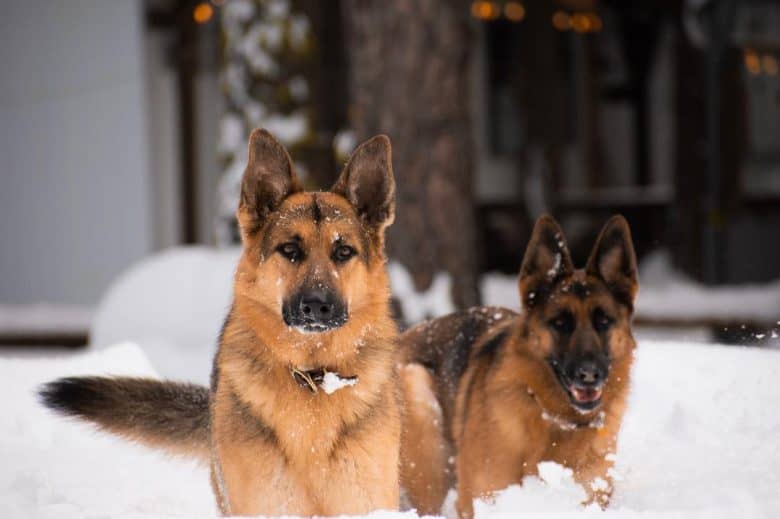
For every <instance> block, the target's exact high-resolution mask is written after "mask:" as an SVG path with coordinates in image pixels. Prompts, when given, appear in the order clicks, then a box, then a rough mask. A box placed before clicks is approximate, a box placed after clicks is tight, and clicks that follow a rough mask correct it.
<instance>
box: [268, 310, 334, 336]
mask: <svg viewBox="0 0 780 519" xmlns="http://www.w3.org/2000/svg"><path fill="white" fill-rule="evenodd" d="M283 320H284V324H286V325H287V327H288V328H290V329H292V330H295V331H296V332H298V333H302V334H306V335H308V334H313V333H325V332H329V331H332V330H335V329H336V328H341V327H342V326H344V324H346V322H347V317H346V316H344V317H336V318H333V319H328V320H327V321H323V320H318V321H315V320H311V319H300V318H296V317H293V316H290V315H288V314H286V313H285V315H283Z"/></svg>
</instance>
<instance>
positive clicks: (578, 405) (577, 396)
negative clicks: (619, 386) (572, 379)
mask: <svg viewBox="0 0 780 519" xmlns="http://www.w3.org/2000/svg"><path fill="white" fill-rule="evenodd" d="M566 392H567V393H568V394H569V401H570V402H571V404H572V405H573V406H574V408H575V409H577V410H579V411H592V410H594V409H596V408H597V407H598V406H599V405H600V404H601V395H602V393H603V392H604V387H603V385H599V386H588V387H582V386H576V385H573V384H572V385H569V386H567V387H566Z"/></svg>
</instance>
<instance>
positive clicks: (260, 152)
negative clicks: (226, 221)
mask: <svg viewBox="0 0 780 519" xmlns="http://www.w3.org/2000/svg"><path fill="white" fill-rule="evenodd" d="M301 190H302V186H301V183H300V181H299V180H298V178H297V177H296V176H295V171H294V170H293V163H292V160H291V159H290V155H289V154H288V153H287V150H286V149H285V148H284V146H282V144H281V143H280V142H279V141H277V140H276V139H275V138H274V136H273V135H271V134H270V133H269V132H268V131H267V130H264V129H256V130H254V131H252V134H251V135H250V136H249V159H248V160H247V164H246V169H245V170H244V177H243V179H242V181H241V198H240V200H239V204H238V213H237V217H238V223H239V226H240V227H241V234H242V235H243V236H250V235H252V234H254V233H255V232H257V231H258V230H259V229H260V227H262V225H263V222H264V221H265V219H266V218H267V217H268V215H269V214H270V213H271V212H273V211H275V210H276V209H278V208H279V205H280V204H281V203H282V202H283V201H284V199H285V198H287V197H288V196H290V195H291V194H293V193H296V192H298V191H301Z"/></svg>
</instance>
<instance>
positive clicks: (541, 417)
mask: <svg viewBox="0 0 780 519" xmlns="http://www.w3.org/2000/svg"><path fill="white" fill-rule="evenodd" d="M519 288H520V295H521V297H522V303H523V308H524V310H523V312H522V314H520V315H517V314H515V313H514V312H511V311H509V310H505V309H500V308H475V309H471V310H469V311H465V312H460V313H455V314H451V315H449V316H446V317H442V318H439V319H435V320H432V321H428V322H426V323H423V324H421V325H419V326H417V327H415V328H413V329H411V330H409V331H408V332H406V333H405V334H404V335H403V336H402V340H401V344H402V345H403V347H404V348H405V349H406V351H405V356H406V360H407V362H409V363H408V364H407V365H406V366H405V367H404V368H403V371H402V386H403V389H404V394H405V399H406V401H407V409H408V410H407V412H406V413H405V415H404V426H403V435H404V438H410V439H413V440H410V441H404V442H403V443H402V447H401V451H402V452H401V458H402V468H401V473H402V480H403V481H404V486H405V487H406V491H407V493H408V495H409V498H410V500H411V502H412V505H414V506H415V507H416V508H417V509H418V510H419V511H421V512H425V513H437V512H439V510H440V508H441V505H442V502H443V500H444V497H445V495H446V493H447V491H448V489H449V488H450V486H451V484H452V479H453V477H454V479H456V481H457V491H458V499H457V502H456V507H457V510H458V513H459V515H460V516H461V517H471V515H472V514H473V508H472V507H473V500H474V498H477V497H485V496H488V495H490V494H491V493H493V492H495V491H498V490H502V489H504V488H506V487H507V486H509V485H511V484H519V483H521V482H522V480H523V478H524V477H525V476H527V475H531V474H536V470H537V464H538V463H539V462H540V461H545V460H549V461H555V462H557V463H560V464H562V465H564V466H566V467H569V468H571V469H572V470H573V472H574V477H575V479H576V480H577V481H578V482H580V483H582V484H584V486H585V488H586V490H587V491H588V492H589V494H590V496H591V498H590V499H591V500H592V501H595V502H597V503H599V504H600V505H602V506H606V504H607V503H608V500H609V497H610V494H611V491H612V483H611V478H610V475H609V469H610V467H611V466H612V461H611V460H612V457H611V456H610V454H613V453H614V451H615V444H616V436H617V433H618V430H619V429H620V424H621V420H622V417H623V412H624V410H625V406H626V396H627V393H628V387H629V375H630V368H631V362H632V358H633V351H634V348H635V342H634V338H633V336H632V334H631V327H630V322H631V316H632V312H633V302H634V298H635V296H636V294H637V290H638V279H637V268H636V258H635V255H634V248H633V245H632V242H631V235H630V231H629V228H628V224H627V223H626V221H625V219H623V217H620V216H616V217H613V218H612V219H610V220H609V221H608V222H607V223H606V225H605V226H604V228H603V229H602V231H601V234H600V235H599V237H598V240H597V241H596V244H595V246H594V247H593V251H592V253H591V255H590V258H589V260H588V263H587V266H586V267H585V268H584V269H583V270H575V269H574V267H573V265H572V260H571V257H570V255H569V251H568V248H567V245H566V242H565V240H564V237H563V233H562V232H561V229H560V228H559V227H558V225H557V223H556V222H555V221H554V220H553V219H552V218H550V217H542V218H540V219H539V220H538V221H537V223H536V226H535V228H534V232H533V235H532V238H531V241H530V243H529V245H528V248H527V250H526V253H525V258H524V260H523V264H522V267H521V270H520V281H519ZM453 455H454V459H455V467H454V468H455V474H453V473H452V471H451V467H450V460H452V459H453V458H452V456H453Z"/></svg>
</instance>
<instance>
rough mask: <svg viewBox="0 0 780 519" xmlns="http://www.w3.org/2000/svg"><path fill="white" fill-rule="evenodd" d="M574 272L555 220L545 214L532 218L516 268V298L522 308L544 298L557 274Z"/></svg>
mask: <svg viewBox="0 0 780 519" xmlns="http://www.w3.org/2000/svg"><path fill="white" fill-rule="evenodd" d="M572 272H574V265H573V263H572V261H571V254H570V253H569V247H568V245H566V238H564V236H563V231H562V230H561V228H560V226H559V225H558V222H556V221H555V220H554V219H553V218H552V217H551V216H548V215H545V216H542V217H540V218H539V219H538V220H536V225H534V231H533V233H532V234H531V241H530V242H528V247H526V249H525V256H524V257H523V265H522V266H521V267H520V280H519V283H520V297H521V298H522V301H523V307H524V308H531V307H532V306H534V304H535V303H538V302H541V301H542V300H543V299H545V298H546V297H547V293H548V292H549V290H550V289H551V288H552V286H553V285H554V284H555V282H556V280H557V279H558V278H560V277H561V276H565V275H569V274H571V273H572Z"/></svg>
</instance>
